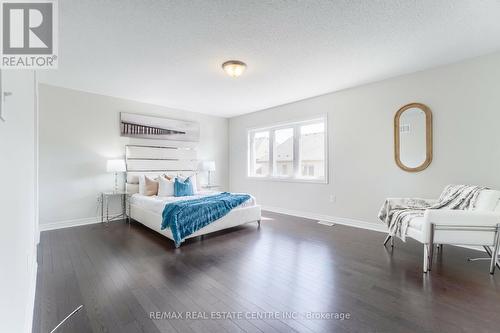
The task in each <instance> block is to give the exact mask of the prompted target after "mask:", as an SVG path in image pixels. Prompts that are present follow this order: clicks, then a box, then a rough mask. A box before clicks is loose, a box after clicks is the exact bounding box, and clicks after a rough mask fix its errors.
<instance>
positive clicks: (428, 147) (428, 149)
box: [394, 103, 432, 172]
mask: <svg viewBox="0 0 500 333" xmlns="http://www.w3.org/2000/svg"><path fill="white" fill-rule="evenodd" d="M411 108H417V109H420V110H422V111H423V112H424V113H425V161H424V162H423V163H422V164H421V165H419V166H417V167H415V168H410V167H407V166H406V165H404V163H403V162H402V161H401V156H400V146H401V140H400V137H399V133H400V132H399V131H400V129H399V119H400V118H401V115H402V114H403V112H405V111H406V110H408V109H411ZM394 159H395V160H396V164H397V165H398V167H400V168H401V169H403V170H404V171H408V172H420V171H423V170H425V169H427V167H428V166H429V165H430V164H431V162H432V112H431V109H429V107H428V106H427V105H425V104H422V103H410V104H406V105H405V106H403V107H402V108H400V109H399V110H398V112H396V115H395V116H394Z"/></svg>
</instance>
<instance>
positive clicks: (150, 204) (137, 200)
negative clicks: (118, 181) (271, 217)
mask: <svg viewBox="0 0 500 333" xmlns="http://www.w3.org/2000/svg"><path fill="white" fill-rule="evenodd" d="M218 193H221V192H214V191H198V193H197V194H196V195H191V196H186V197H159V196H156V195H154V196H145V195H142V194H139V193H135V194H133V195H132V196H131V197H130V203H131V204H133V205H137V206H140V207H141V208H142V209H145V210H148V211H150V212H153V213H155V214H158V215H161V214H162V213H163V209H164V208H165V206H166V205H167V204H168V203H171V202H176V201H184V200H192V199H197V198H201V197H204V196H208V195H214V194H218ZM255 205H256V201H255V198H254V197H253V196H250V199H249V200H247V201H245V202H244V203H242V204H241V205H239V206H238V207H237V208H236V209H238V208H243V207H250V206H255Z"/></svg>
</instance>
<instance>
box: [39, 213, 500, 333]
mask: <svg viewBox="0 0 500 333" xmlns="http://www.w3.org/2000/svg"><path fill="white" fill-rule="evenodd" d="M264 216H265V219H264V220H263V221H262V225H261V227H260V228H257V224H255V223H252V224H248V225H245V226H241V227H237V228H233V229H230V230H228V231H222V232H218V233H215V234H212V235H208V236H205V238H204V239H202V240H201V239H199V238H197V239H193V240H189V241H187V242H186V243H185V244H183V246H182V247H181V248H179V249H175V248H174V246H173V244H172V242H171V241H170V240H168V239H166V238H164V237H162V236H161V235H158V234H156V233H155V232H153V231H151V230H149V229H147V228H146V227H144V226H142V225H140V224H138V223H131V224H130V225H129V224H127V223H125V222H114V223H110V224H108V225H103V224H94V225H89V226H82V227H74V228H68V229H60V230H54V231H46V232H43V233H42V235H41V243H40V248H39V266H38V278H37V290H36V301H35V314H34V322H33V332H36V333H38V332H43V333H46V332H50V330H51V329H52V328H53V327H54V326H56V325H57V323H58V322H59V321H60V320H62V319H63V318H64V317H65V316H66V315H67V314H68V313H70V312H71V311H72V310H73V309H74V308H76V307H77V306H78V305H80V304H83V305H84V308H83V309H82V310H81V311H80V312H79V313H77V314H76V315H75V316H74V317H73V318H72V319H71V320H70V321H69V322H68V323H67V324H66V325H64V326H63V327H62V328H61V329H60V330H58V332H121V333H126V332H294V331H297V332H500V272H497V274H496V275H495V276H490V274H489V273H488V263H487V262H473V263H467V262H466V258H467V257H469V256H472V257H477V256H481V255H482V253H480V252H476V251H472V250H467V249H463V248H458V247H451V246H447V247H445V248H444V251H443V253H441V254H438V258H437V259H436V261H435V266H434V269H433V271H432V272H431V273H430V274H423V273H422V272H421V268H422V262H421V261H422V260H421V259H422V248H421V245H420V244H418V243H416V242H414V241H412V240H409V241H408V242H407V243H406V244H403V243H402V242H400V241H396V245H395V248H394V250H392V251H391V250H389V249H385V248H384V247H383V246H382V241H383V239H384V236H385V235H384V234H382V233H378V232H373V231H368V230H362V229H356V228H350V227H346V226H341V225H336V226H333V227H328V226H324V225H319V224H317V223H315V222H314V221H311V220H305V219H301V218H296V217H291V216H286V215H280V214H274V213H268V212H264ZM151 312H160V315H163V316H164V317H165V316H167V315H172V313H177V312H180V315H182V316H183V319H170V320H167V319H150V313H151ZM212 312H216V313H215V314H213V313H212ZM229 312H230V313H229ZM275 312H277V314H274V317H273V313H275ZM187 313H190V314H191V318H186V316H187ZM217 313H218V314H219V316H222V315H226V316H229V315H231V313H232V318H230V319H225V320H219V319H216V318H215V317H214V316H215V315H217ZM311 313H314V315H315V316H321V315H323V316H325V315H328V314H330V315H331V316H334V315H335V313H339V314H345V315H347V314H348V315H349V316H350V317H349V319H344V320H340V319H338V318H333V319H324V318H323V319H321V318H315V319H311V318H308V317H307V316H308V315H311ZM194 316H198V317H200V316H208V317H209V318H211V319H200V318H193V317H194ZM257 316H264V318H260V319H257V318H256V317H257ZM276 317H277V318H276Z"/></svg>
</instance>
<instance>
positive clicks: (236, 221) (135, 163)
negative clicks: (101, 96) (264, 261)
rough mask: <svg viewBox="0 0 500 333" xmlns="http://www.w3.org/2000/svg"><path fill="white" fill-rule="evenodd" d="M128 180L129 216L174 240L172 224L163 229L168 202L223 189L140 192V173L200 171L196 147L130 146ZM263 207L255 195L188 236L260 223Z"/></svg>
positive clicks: (172, 173) (183, 173) (156, 173)
mask: <svg viewBox="0 0 500 333" xmlns="http://www.w3.org/2000/svg"><path fill="white" fill-rule="evenodd" d="M126 164H127V177H126V179H127V182H126V190H127V193H129V194H130V199H129V216H130V217H131V218H132V219H133V220H135V221H137V222H139V223H141V224H143V225H144V226H146V227H148V228H150V229H152V230H154V231H156V232H158V233H160V234H162V235H164V236H166V237H167V238H169V239H171V240H173V239H174V238H173V235H172V232H171V230H170V228H166V229H164V230H161V224H162V213H163V209H164V208H165V206H166V205H167V204H169V203H172V202H177V201H182V200H192V199H197V198H201V197H205V196H210V195H216V194H217V193H220V192H215V191H203V190H200V191H198V192H197V193H196V194H195V195H193V196H187V197H159V196H144V195H141V194H139V185H138V182H139V181H138V179H139V177H140V175H148V176H150V177H155V176H159V175H162V174H169V175H173V176H175V175H180V174H182V175H188V176H189V175H190V174H194V173H196V167H197V164H198V163H197V160H196V151H195V150H194V149H192V148H181V147H167V146H139V145H127V146H126ZM260 220H261V207H260V206H259V205H257V203H256V200H255V198H254V197H253V196H250V199H249V200H247V201H245V202H244V203H242V204H241V205H239V206H238V207H236V208H234V209H232V210H231V211H230V212H229V213H228V214H227V215H225V216H223V217H222V218H220V219H218V220H216V221H214V222H212V223H210V224H209V225H207V226H205V227H203V228H201V229H199V230H198V231H196V232H194V233H192V234H191V235H189V236H187V237H185V238H184V239H189V238H193V237H197V236H201V235H206V234H209V233H212V232H215V231H219V230H223V229H227V228H232V227H235V226H239V225H242V224H246V223H251V222H254V223H257V224H259V225H260Z"/></svg>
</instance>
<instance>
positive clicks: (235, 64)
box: [222, 60, 247, 77]
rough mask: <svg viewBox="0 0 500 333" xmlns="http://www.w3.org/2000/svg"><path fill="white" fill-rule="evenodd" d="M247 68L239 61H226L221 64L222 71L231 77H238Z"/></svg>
mask: <svg viewBox="0 0 500 333" xmlns="http://www.w3.org/2000/svg"><path fill="white" fill-rule="evenodd" d="M246 68H247V64H245V63H244V62H243V61H239V60H228V61H226V62H225V63H223V64H222V69H224V71H225V72H226V73H227V75H229V76H231V77H238V76H240V75H241V74H243V72H244V71H245V69H246Z"/></svg>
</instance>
